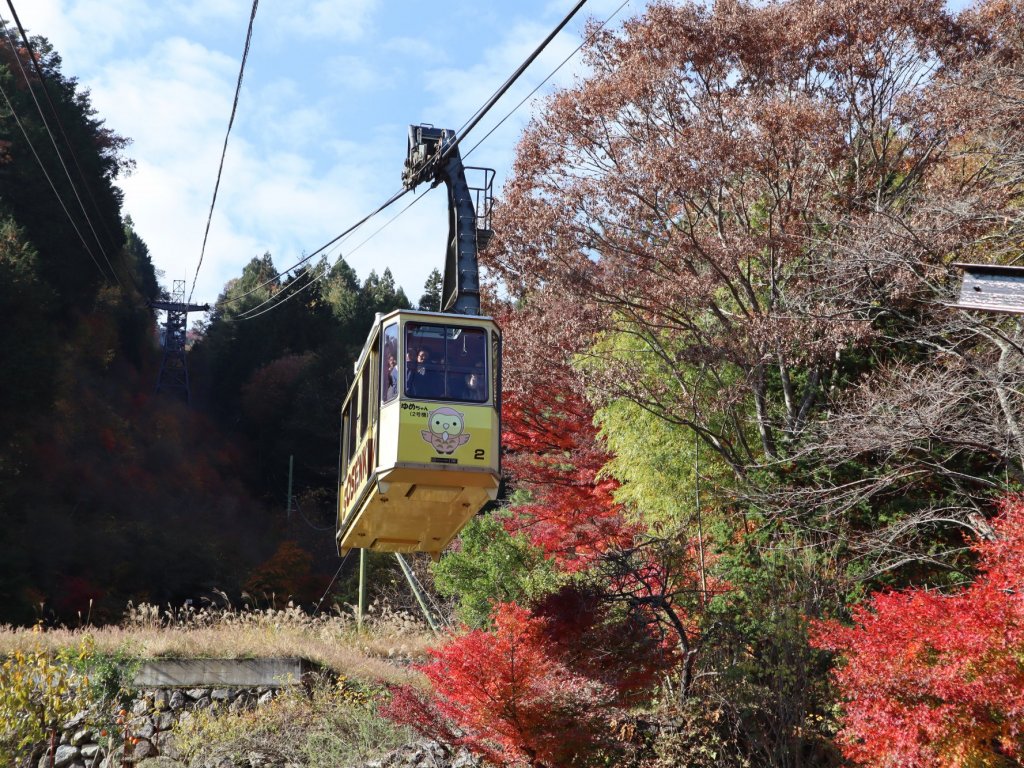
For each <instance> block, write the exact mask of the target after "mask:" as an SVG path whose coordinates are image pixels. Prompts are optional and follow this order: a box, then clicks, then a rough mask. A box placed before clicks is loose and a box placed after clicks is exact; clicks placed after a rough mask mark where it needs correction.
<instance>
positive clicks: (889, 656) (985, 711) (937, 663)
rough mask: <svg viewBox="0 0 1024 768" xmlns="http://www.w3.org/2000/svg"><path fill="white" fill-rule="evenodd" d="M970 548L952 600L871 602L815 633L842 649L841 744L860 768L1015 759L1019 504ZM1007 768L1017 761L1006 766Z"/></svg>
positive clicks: (922, 593)
mask: <svg viewBox="0 0 1024 768" xmlns="http://www.w3.org/2000/svg"><path fill="white" fill-rule="evenodd" d="M993 530H994V536H993V538H991V539H985V540H979V541H976V542H975V543H974V544H973V545H972V546H973V548H974V550H975V551H976V552H977V553H978V556H979V576H978V578H977V579H976V580H975V582H974V583H973V584H971V585H970V586H968V587H967V588H965V589H963V590H961V591H959V592H957V593H955V594H951V595H947V594H942V593H940V592H935V591H926V590H922V589H912V590H906V591H901V592H886V593H881V594H877V595H875V596H874V597H872V598H871V600H870V601H868V602H866V603H864V604H862V605H860V606H858V607H857V608H856V609H854V613H853V624H852V626H846V625H843V624H840V623H839V622H836V621H829V622H823V623H821V624H819V625H818V626H817V630H816V636H815V642H816V644H817V645H818V646H819V647H821V648H826V649H830V650H833V651H836V652H838V653H841V654H842V656H843V659H844V663H843V664H842V666H840V668H839V669H837V670H836V671H835V673H834V678H835V682H836V685H837V686H838V688H839V692H840V694H841V696H842V699H843V701H844V702H845V714H844V716H843V720H842V730H841V732H840V738H841V740H842V742H843V750H844V752H845V754H846V756H847V757H848V758H850V759H851V760H853V761H856V762H858V763H861V764H865V765H900V766H908V767H910V766H922V767H923V766H928V767H929V768H930V767H932V766H934V767H936V768H939V767H943V768H944V767H945V766H949V767H950V768H952V767H953V766H963V765H996V764H999V765H1002V764H1004V763H1007V764H1008V763H1009V762H1010V761H1018V760H1020V759H1021V758H1022V757H1024V724H1022V720H1021V717H1022V715H1024V662H1022V659H1024V597H1022V594H1021V585H1022V582H1024V498H1022V497H1014V498H1011V499H1009V500H1007V501H1006V502H1004V504H1003V509H1002V514H1001V515H1000V517H999V518H998V519H997V520H996V521H995V522H994V525H993ZM1015 764H1016V763H1015Z"/></svg>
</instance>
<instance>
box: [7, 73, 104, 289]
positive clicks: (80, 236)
mask: <svg viewBox="0 0 1024 768" xmlns="http://www.w3.org/2000/svg"><path fill="white" fill-rule="evenodd" d="M0 96H3V99H4V102H5V103H6V104H7V108H8V109H9V110H10V111H11V115H12V116H13V117H14V121H15V122H16V123H17V124H18V128H20V129H21V133H22V135H23V136H24V137H25V143H26V144H27V145H28V148H29V149H30V150H32V155H33V156H34V157H35V159H36V162H37V163H39V169H40V170H41V171H42V172H43V176H44V177H45V178H46V181H47V183H48V184H49V185H50V189H52V190H53V194H54V196H55V197H56V198H57V202H58V203H60V207H61V208H63V209H64V213H65V214H66V215H67V217H68V221H69V222H71V226H72V228H73V229H74V230H75V234H77V235H78V239H79V240H81V241H82V247H83V248H85V252H86V253H88V254H89V258H90V259H92V263H93V264H95V265H96V269H98V270H99V272H100V274H101V275H102V276H103V279H104V280H109V278H108V277H107V273H106V272H105V271H104V270H103V267H101V266H100V263H99V261H98V260H97V259H96V256H95V255H94V254H93V252H92V249H91V248H89V243H87V242H86V240H85V236H84V235H83V234H82V231H81V230H80V229H79V228H78V224H76V223H75V219H74V217H73V216H72V215H71V211H69V210H68V207H67V205H65V204H64V199H63V198H62V197H61V196H60V192H58V191H57V187H56V185H55V184H54V183H53V179H52V178H50V174H49V172H48V171H47V170H46V166H45V165H43V160H42V158H40V157H39V153H38V152H36V148H35V147H34V146H33V145H32V141H31V140H30V139H29V137H28V131H26V130H25V126H24V124H23V123H22V122H21V119H20V118H19V117H18V113H17V112H15V111H14V105H13V104H12V103H11V100H10V99H9V98H7V92H6V91H5V90H4V89H3V87H2V86H0ZM114 277H115V278H116V277H117V275H116V274H115V275H114Z"/></svg>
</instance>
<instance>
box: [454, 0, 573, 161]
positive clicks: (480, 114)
mask: <svg viewBox="0 0 1024 768" xmlns="http://www.w3.org/2000/svg"><path fill="white" fill-rule="evenodd" d="M586 2H587V0H579V2H578V3H576V5H575V6H573V9H572V10H571V11H569V13H567V14H566V15H565V18H564V19H562V20H561V21H560V22H559V23H558V26H557V27H555V28H554V29H553V30H551V33H550V34H549V35H548V36H547V37H545V38H544V40H542V41H541V43H540V45H538V46H537V47H536V48H535V49H534V51H533V53H531V54H530V55H529V56H527V57H526V60H525V61H524V62H523V63H522V64H520V65H519V67H518V68H517V69H516V71H515V72H513V73H512V74H511V75H509V77H508V79H507V80H506V81H505V82H504V83H502V85H501V87H499V88H498V90H497V91H495V92H494V94H493V95H492V96H491V98H490V99H488V100H487V103H486V104H484V105H483V106H482V107H481V108H480V109H478V110H477V111H476V113H475V114H474V115H473V117H471V118H470V119H469V120H468V121H467V123H466V124H465V125H464V126H463V127H462V128H461V129H460V130H459V133H458V135H457V136H456V137H455V141H453V142H452V143H451V144H449V145H448V146H447V147H446V148H445V149H444V151H443V152H442V154H441V156H440V158H438V162H443V161H444V159H445V158H446V157H448V155H450V154H451V153H452V152H454V151H455V148H456V147H458V146H459V144H460V143H461V142H462V140H463V139H464V138H465V137H466V135H467V134H469V132H470V131H472V130H473V129H474V128H475V127H476V126H477V123H479V122H480V121H481V120H483V118H484V115H486V114H487V113H488V112H490V111H491V108H492V107H493V106H494V105H495V104H496V103H497V101H498V99H500V98H501V97H502V96H504V95H505V93H506V92H507V91H508V89H509V88H511V87H512V86H513V85H514V84H515V82H516V80H518V79H519V77H520V76H521V75H522V74H523V72H525V71H526V69H527V67H529V66H530V65H531V64H532V63H533V62H534V59H536V58H537V57H538V56H540V55H541V53H543V51H544V49H545V48H547V47H548V44H549V43H550V42H551V41H552V40H554V39H555V36H556V35H558V33H559V32H561V31H562V30H563V29H564V28H565V25H566V24H568V23H569V22H570V21H572V18H573V16H575V15H576V14H577V13H578V12H579V10H580V9H581V8H582V7H583V6H584V5H586Z"/></svg>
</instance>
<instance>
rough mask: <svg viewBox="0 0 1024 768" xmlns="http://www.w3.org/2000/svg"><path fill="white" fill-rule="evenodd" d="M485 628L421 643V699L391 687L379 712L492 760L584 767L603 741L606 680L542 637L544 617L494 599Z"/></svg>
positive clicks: (608, 702) (610, 696) (609, 691)
mask: <svg viewBox="0 0 1024 768" xmlns="http://www.w3.org/2000/svg"><path fill="white" fill-rule="evenodd" d="M492 619H493V622H494V629H493V631H491V632H487V631H484V630H474V631H472V632H468V633H466V634H464V635H462V636H461V637H459V638H457V639H455V640H453V641H451V642H450V643H448V644H447V645H444V646H442V647H440V648H435V649H432V650H431V651H430V655H431V660H430V661H428V662H427V663H426V664H423V665H421V666H420V667H419V669H420V671H422V672H423V674H424V675H426V677H427V679H428V680H429V681H430V683H431V686H432V689H433V693H432V694H431V695H430V696H429V698H428V697H425V696H424V695H423V694H421V693H419V692H417V691H415V690H414V689H412V688H408V687H405V688H399V689H396V690H395V691H394V696H393V698H392V701H391V702H390V704H389V705H388V706H387V707H385V709H384V714H385V715H386V716H388V717H390V718H392V719H394V720H396V721H398V722H402V723H405V724H407V725H410V726H412V727H413V728H415V729H417V730H419V731H420V732H422V733H424V734H429V735H431V736H433V737H435V738H437V737H442V738H447V739H448V740H449V742H450V743H452V744H455V745H460V746H465V747H467V748H469V749H470V750H471V751H473V752H474V753H476V754H478V755H480V756H482V757H484V758H485V759H486V760H489V761H491V762H493V763H496V764H498V765H507V766H530V767H531V768H539V767H540V766H561V765H569V764H573V765H586V764H587V763H588V757H590V756H596V755H598V754H600V753H601V751H602V747H603V746H608V744H607V738H608V735H609V734H608V729H607V728H606V727H604V720H603V715H606V714H607V713H608V712H609V710H610V708H611V707H613V705H614V703H615V702H616V699H617V696H616V692H615V690H614V688H613V687H612V686H609V685H605V684H604V683H602V682H601V681H599V680H595V679H593V678H590V677H588V676H586V675H584V674H581V673H580V672H578V671H575V670H573V669H571V668H570V667H569V666H568V665H567V664H565V663H564V662H563V660H562V659H560V658H559V657H558V655H557V653H556V652H555V651H556V650H557V649H556V648H554V647H553V646H552V644H551V643H550V641H549V625H548V621H547V620H546V619H544V618H542V617H540V616H531V615H530V612H529V611H528V610H527V609H526V608H523V607H521V606H518V605H515V604H514V603H500V604H498V605H496V606H495V608H494V612H493V614H492Z"/></svg>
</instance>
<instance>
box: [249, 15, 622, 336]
mask: <svg viewBox="0 0 1024 768" xmlns="http://www.w3.org/2000/svg"><path fill="white" fill-rule="evenodd" d="M626 1H627V2H628V0H626ZM586 2H587V0H579V1H578V2H577V3H576V5H575V6H574V7H573V8H572V10H570V11H569V13H568V14H566V16H565V17H564V18H563V19H562V20H561V21H560V22H559V23H558V25H557V26H556V27H555V28H554V29H553V30H552V31H551V32H550V33H549V34H548V36H547V37H545V38H544V40H543V41H541V43H540V44H539V45H538V46H537V48H535V49H534V51H533V52H532V53H531V54H530V55H529V56H528V57H527V58H526V59H525V60H524V61H523V63H522V64H520V65H519V67H517V68H516V70H515V71H514V72H513V73H512V74H511V75H510V76H509V77H508V78H507V79H506V80H505V82H504V83H503V84H502V85H501V86H500V87H499V88H498V89H497V90H496V91H495V92H494V93H493V94H492V95H491V97H490V98H489V99H488V100H487V102H486V103H485V104H484V105H483V106H482V107H480V108H479V109H478V110H477V111H476V112H474V113H473V116H472V117H470V119H469V120H468V121H467V122H466V123H465V124H464V125H463V128H461V129H460V130H459V132H458V134H457V135H456V137H455V141H453V142H452V143H451V144H449V145H447V146H446V147H445V148H444V150H443V151H442V153H441V155H440V156H438V157H437V158H436V160H434V161H433V162H438V163H441V162H443V161H444V159H445V158H446V157H448V155H450V154H451V153H452V152H454V151H455V148H456V147H458V145H459V143H460V142H461V141H462V140H463V139H464V138H465V137H466V136H467V135H468V134H469V132H470V131H472V130H473V128H475V127H476V125H477V124H478V123H479V122H480V121H481V120H482V119H483V118H484V116H485V115H486V114H487V113H488V112H490V110H491V109H492V108H493V107H494V105H495V104H496V103H497V102H498V100H499V99H500V98H501V97H502V96H504V95H505V93H507V92H508V90H509V89H510V88H511V87H512V86H513V85H514V84H515V82H516V81H517V80H518V79H519V77H520V76H521V75H522V74H523V72H525V71H526V69H527V68H528V67H529V66H530V64H532V63H533V62H534V60H536V58H537V57H538V56H539V55H540V54H541V53H542V52H543V51H544V49H545V48H547V46H548V45H549V44H550V43H551V41H552V40H553V39H554V38H555V37H556V36H557V35H558V33H559V32H561V31H562V30H563V29H564V28H565V26H566V25H567V24H568V23H569V22H570V21H571V20H572V18H573V17H574V16H575V15H576V14H577V13H578V12H579V10H580V9H581V8H582V7H583V6H584V5H585V4H586ZM623 5H625V3H623ZM621 7H622V6H620V9H621ZM615 13H618V10H616V12H615ZM613 15H614V14H613ZM606 23H607V22H606ZM602 26H603V25H602ZM580 47H582V45H581V46H580ZM577 50H579V49H578V48H577ZM574 53H575V52H574ZM563 64H564V62H563ZM560 66H561V65H560ZM556 71H557V70H556ZM552 74H553V73H552ZM550 77H551V75H549V76H548V78H545V82H546V81H547V79H550ZM542 84H543V83H542ZM538 87H539V86H538ZM517 108H518V107H517ZM506 119H507V116H506ZM492 132H493V131H492ZM488 135H489V134H488ZM485 138H486V137H485ZM477 146H479V143H478V144H477ZM474 148H475V147H474ZM409 191H410V190H409V189H403V190H402V191H401V192H397V193H395V194H394V195H392V196H391V198H390V199H389V200H387V201H386V202H385V203H383V204H382V205H380V206H379V207H378V208H377V209H376V210H374V211H373V212H372V213H370V214H368V215H367V216H364V217H363V218H362V219H360V220H359V221H358V222H357V223H356V224H354V225H352V226H351V227H349V228H348V229H346V230H345V231H344V232H342V233H341V234H340V235H338V236H337V237H335V238H334V239H333V240H331V241H330V242H329V243H327V244H326V245H324V246H321V247H320V248H318V249H317V250H316V251H314V252H313V253H311V254H309V256H306V257H305V258H304V259H301V260H300V261H298V262H296V264H295V265H293V266H292V267H290V268H289V270H286V271H285V274H286V273H287V272H288V271H291V269H295V268H296V267H298V266H300V265H302V264H304V263H306V262H308V261H309V259H311V258H313V257H314V256H315V255H317V254H318V253H320V252H321V251H322V250H324V249H325V248H326V247H328V246H329V245H332V244H333V243H335V242H337V241H338V240H340V239H341V238H342V237H344V236H346V235H348V234H349V233H350V232H352V231H354V230H355V229H357V228H358V227H360V226H362V225H363V224H364V223H365V222H366V221H368V220H369V219H371V218H372V217H373V216H376V215H377V214H378V213H380V212H381V211H383V210H384V209H385V208H387V207H388V206H390V205H391V204H392V203H394V202H396V201H397V200H398V199H399V198H401V197H402V196H403V195H405V194H406V193H407V192H409ZM414 202H415V201H414ZM410 207H412V204H410V205H409V206H407V207H406V209H405V210H408V208H410ZM405 210H403V211H400V212H399V213H398V215H397V216H395V218H396V219H397V218H398V216H401V215H402V213H404V212H405ZM392 220H393V219H392ZM390 223H391V222H390V221H389V222H387V224H390ZM387 224H385V225H384V227H386V226H387ZM384 227H381V229H383V228H384ZM377 231H378V232H379V231H380V230H377ZM375 234H376V232H375V233H374V235H375ZM374 235H371V236H370V237H369V238H367V240H369V239H371V238H372V237H373V236H374ZM365 242H366V241H364V242H363V243H360V244H359V246H358V247H362V246H363V245H364V244H365ZM276 279H277V278H273V279H271V280H268V281H266V282H264V283H263V284H262V285H261V286H257V288H253V289H251V290H250V291H249V293H252V292H253V291H255V290H258V288H260V287H263V286H266V285H268V284H269V283H271V282H273V281H274V280H276ZM307 287H308V285H307V286H303V288H301V289H299V291H296V292H295V293H293V294H291V295H289V296H288V297H286V298H284V299H281V300H280V301H279V302H277V303H276V304H273V305H272V306H271V307H269V308H268V309H266V310H264V311H262V312H258V313H255V314H249V315H246V316H244V317H243V316H241V315H240V316H239V317H238V318H233V319H239V320H240V319H252V318H254V317H259V316H260V315H263V314H265V313H266V312H269V311H270V310H272V309H273V308H274V307H276V306H279V305H280V304H282V303H284V302H285V301H288V300H289V299H290V298H292V297H293V296H294V295H295V294H297V293H299V292H300V291H302V290H305V289H306V288H307ZM243 295H246V294H243ZM241 297H242V296H238V297H235V298H234V299H233V300H237V299H240V298H241ZM270 300H271V299H268V300H267V301H265V302H263V304H266V303H268V302H269V301H270ZM263 304H261V305H260V306H263ZM253 309H256V307H254V308H253ZM249 311H250V312H251V310H249ZM243 315H245V313H243Z"/></svg>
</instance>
